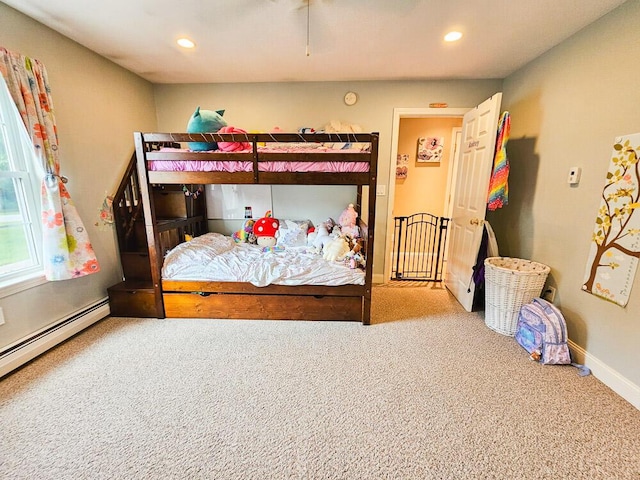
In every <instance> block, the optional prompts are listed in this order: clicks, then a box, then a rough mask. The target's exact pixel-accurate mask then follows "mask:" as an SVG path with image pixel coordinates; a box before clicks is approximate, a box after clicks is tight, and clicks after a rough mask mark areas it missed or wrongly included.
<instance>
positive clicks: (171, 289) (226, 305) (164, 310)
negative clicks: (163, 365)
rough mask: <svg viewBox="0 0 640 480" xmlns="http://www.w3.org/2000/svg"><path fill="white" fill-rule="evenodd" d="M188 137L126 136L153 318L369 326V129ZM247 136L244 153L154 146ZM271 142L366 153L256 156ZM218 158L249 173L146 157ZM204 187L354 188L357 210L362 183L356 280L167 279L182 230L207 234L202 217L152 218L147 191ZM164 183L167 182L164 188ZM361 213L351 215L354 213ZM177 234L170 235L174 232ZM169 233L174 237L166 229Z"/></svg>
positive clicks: (373, 137)
mask: <svg viewBox="0 0 640 480" xmlns="http://www.w3.org/2000/svg"><path fill="white" fill-rule="evenodd" d="M195 137H196V138H194V135H193V134H186V133H142V132H135V133H134V141H135V157H136V168H137V177H138V179H139V192H140V197H141V204H142V209H143V213H144V230H145V232H146V239H147V245H148V259H149V264H150V267H151V282H152V285H153V302H154V303H155V309H154V310H155V313H156V316H157V317H158V318H165V317H169V318H176V317H177V318H184V317H188V318H225V319H274V320H275V319H278V320H348V321H360V322H362V323H363V324H369V323H370V317H371V288H372V271H373V246H374V227H375V207H376V177H377V160H378V134H377V133H358V134H353V133H349V134H346V133H338V134H336V133H332V134H328V133H327V134H324V133H320V134H317V133H313V134H297V133H295V134H286V133H278V134H248V135H247V136H242V138H239V136H238V134H216V133H207V134H198V135H196V136H195ZM193 141H198V142H238V141H248V142H249V143H250V144H251V146H252V147H251V152H249V153H247V152H245V153H224V152H217V151H216V152H206V153H205V152H190V151H162V150H161V148H160V147H180V146H181V145H184V143H185V142H193ZM263 142H267V143H268V142H278V143H300V142H313V143H326V142H358V143H368V144H369V145H370V148H369V149H368V151H363V152H359V153H347V152H345V153H337V152H336V153H318V152H313V151H309V152H306V151H305V152H298V153H293V152H286V153H262V152H260V151H259V148H258V145H259V144H261V143H263ZM151 160H153V161H175V160H190V161H191V160H206V161H209V160H218V161H245V162H246V161H250V162H252V165H253V168H252V171H250V172H234V173H230V172H219V171H214V172H203V171H171V172H169V171H154V170H150V169H149V168H148V162H149V161H151ZM290 161H295V162H327V161H330V162H366V163H367V164H368V165H369V168H368V171H366V172H348V173H327V172H268V171H261V169H260V163H261V162H290ZM205 184H265V185H294V184H295V185H355V186H357V195H358V199H357V204H358V208H360V206H361V205H362V203H363V202H362V200H363V198H362V195H363V193H365V191H364V190H363V188H362V187H365V186H366V187H368V191H366V194H367V199H368V202H367V211H366V219H367V224H368V225H365V224H364V223H363V222H361V224H360V226H361V229H362V232H363V239H364V249H363V250H364V252H365V258H366V270H365V282H364V285H344V286H312V285H300V286H281V285H268V286H265V287H255V286H253V285H251V284H249V283H238V282H210V281H180V280H167V279H163V278H162V276H161V269H162V263H163V258H164V254H165V252H166V251H167V250H168V249H170V248H173V247H174V246H175V245H176V244H177V243H180V241H182V238H183V235H182V233H184V232H191V231H195V232H198V233H204V232H206V231H207V219H206V218H203V217H206V215H205V216H203V215H202V214H200V215H193V216H187V217H186V218H185V217H181V218H175V219H168V218H158V217H157V216H156V205H155V204H154V195H153V189H154V188H157V187H158V185H165V186H173V188H174V189H177V188H179V187H178V186H179V185H205ZM169 188H171V187H169ZM362 213H363V212H361V214H360V215H359V218H361V217H362ZM176 231H178V232H180V233H179V234H175V232H176ZM172 232H174V234H171V233H172Z"/></svg>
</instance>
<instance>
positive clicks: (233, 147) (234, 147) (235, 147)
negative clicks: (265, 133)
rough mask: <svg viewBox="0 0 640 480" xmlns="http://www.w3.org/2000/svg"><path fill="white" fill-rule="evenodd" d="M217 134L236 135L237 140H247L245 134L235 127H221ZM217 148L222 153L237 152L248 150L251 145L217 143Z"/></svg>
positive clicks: (246, 143) (245, 143)
mask: <svg viewBox="0 0 640 480" xmlns="http://www.w3.org/2000/svg"><path fill="white" fill-rule="evenodd" d="M218 133H237V134H238V138H240V139H244V140H246V139H247V132H245V131H244V130H242V129H240V128H236V127H230V126H226V127H222V128H221V129H220V130H218ZM218 148H219V149H220V150H222V151H223V152H237V151H239V150H248V149H250V148H251V144H250V143H249V142H246V141H245V142H218Z"/></svg>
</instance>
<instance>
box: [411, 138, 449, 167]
mask: <svg viewBox="0 0 640 480" xmlns="http://www.w3.org/2000/svg"><path fill="white" fill-rule="evenodd" d="M443 151H444V138H443V137H420V138H418V153H417V155H416V162H418V163H438V162H440V160H441V159H442V152H443Z"/></svg>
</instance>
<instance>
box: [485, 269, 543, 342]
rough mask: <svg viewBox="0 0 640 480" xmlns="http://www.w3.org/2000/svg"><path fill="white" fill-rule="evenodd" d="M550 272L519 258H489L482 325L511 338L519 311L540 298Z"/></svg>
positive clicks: (486, 270)
mask: <svg viewBox="0 0 640 480" xmlns="http://www.w3.org/2000/svg"><path fill="white" fill-rule="evenodd" d="M550 270H551V269H550V268H549V267H548V266H546V265H543V264H541V263H537V262H532V261H531V260H523V259H521V258H509V257H489V258H487V259H486V260H485V261H484V281H485V313H484V323H485V324H486V325H487V327H489V328H490V329H491V330H494V331H496V332H498V333H501V334H503V335H509V336H511V337H513V336H514V335H515V333H516V327H517V325H518V314H519V313H520V308H521V307H522V306H523V305H524V304H525V303H529V302H530V301H531V300H533V299H534V298H535V297H539V296H540V294H541V293H542V288H543V287H544V283H545V282H546V280H547V275H548V274H549V271H550Z"/></svg>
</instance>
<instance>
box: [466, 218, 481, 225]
mask: <svg viewBox="0 0 640 480" xmlns="http://www.w3.org/2000/svg"><path fill="white" fill-rule="evenodd" d="M469 223H470V224H471V225H480V224H482V220H481V219H479V218H472V219H471V220H469Z"/></svg>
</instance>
